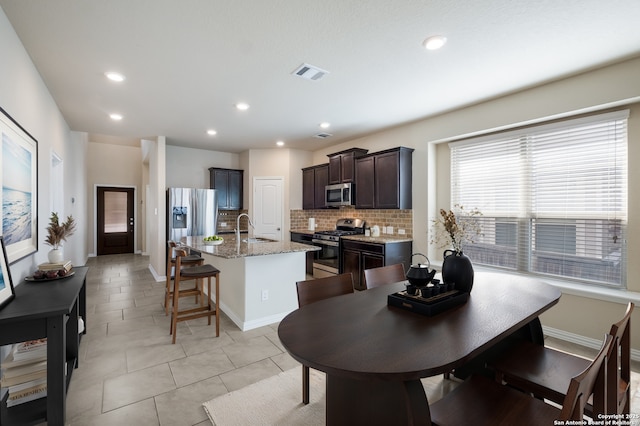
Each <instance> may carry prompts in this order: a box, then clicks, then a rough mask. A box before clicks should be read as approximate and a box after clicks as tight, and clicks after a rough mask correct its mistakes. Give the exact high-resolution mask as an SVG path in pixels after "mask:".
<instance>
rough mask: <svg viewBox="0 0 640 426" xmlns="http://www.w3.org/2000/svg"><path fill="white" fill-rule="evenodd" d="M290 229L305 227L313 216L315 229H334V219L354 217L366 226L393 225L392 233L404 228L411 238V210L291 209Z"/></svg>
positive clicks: (396, 233) (407, 235)
mask: <svg viewBox="0 0 640 426" xmlns="http://www.w3.org/2000/svg"><path fill="white" fill-rule="evenodd" d="M290 215H291V217H290V220H291V229H292V230H295V229H307V228H308V227H309V218H314V219H315V223H316V229H317V230H326V229H334V228H335V227H336V221H337V220H338V219H341V218H347V217H348V218H355V219H362V220H364V221H366V223H367V226H368V227H371V226H373V225H378V226H379V227H380V229H382V227H383V226H385V227H388V226H391V227H393V235H398V230H399V229H404V231H405V236H406V237H407V238H413V221H412V218H413V214H412V210H395V209H380V210H377V209H371V210H369V209H359V210H356V209H355V208H354V207H341V208H339V209H320V210H291V212H290Z"/></svg>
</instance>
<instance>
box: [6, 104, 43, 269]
mask: <svg viewBox="0 0 640 426" xmlns="http://www.w3.org/2000/svg"><path fill="white" fill-rule="evenodd" d="M0 140H1V142H2V149H1V150H0V165H1V166H2V167H1V170H2V172H1V173H0V184H1V185H0V188H1V189H0V191H1V192H0V195H1V196H0V198H1V199H2V211H1V213H0V217H1V218H2V230H1V231H2V232H1V234H2V237H3V239H4V245H5V247H6V251H7V259H8V261H9V263H10V264H11V263H13V262H15V261H16V260H19V259H22V258H23V257H25V256H28V255H30V254H32V253H35V252H36V251H38V141H36V140H35V139H34V138H33V136H31V135H30V134H29V133H28V132H27V131H26V130H25V129H24V128H22V126H20V124H18V122H17V121H15V120H14V119H13V118H12V117H11V116H10V115H9V114H7V112H6V111H5V110H4V109H2V108H0Z"/></svg>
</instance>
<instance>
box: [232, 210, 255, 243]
mask: <svg viewBox="0 0 640 426" xmlns="http://www.w3.org/2000/svg"><path fill="white" fill-rule="evenodd" d="M242 216H246V217H247V220H248V221H249V225H251V227H252V228H253V229H256V227H255V226H253V223H252V222H251V218H249V215H248V214H246V213H242V214H240V215H238V218H237V219H236V241H237V242H240V218H241V217H242ZM247 231H248V229H247Z"/></svg>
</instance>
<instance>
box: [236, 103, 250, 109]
mask: <svg viewBox="0 0 640 426" xmlns="http://www.w3.org/2000/svg"><path fill="white" fill-rule="evenodd" d="M236 108H237V109H239V110H240V111H246V110H248V109H249V104H247V103H244V102H239V103H237V104H236Z"/></svg>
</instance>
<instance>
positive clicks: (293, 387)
mask: <svg viewBox="0 0 640 426" xmlns="http://www.w3.org/2000/svg"><path fill="white" fill-rule="evenodd" d="M325 380H326V379H325V374H324V373H322V372H319V371H317V370H313V369H311V370H310V394H311V395H310V401H309V404H308V405H304V404H303V403H302V368H301V367H297V368H293V369H291V370H288V371H285V372H284V373H280V374H278V375H277V376H273V377H269V378H268V379H264V380H262V381H260V382H257V383H254V384H252V385H249V386H246V387H244V388H242V389H238V390H237V391H233V392H230V393H228V394H225V395H222V396H219V397H217V398H214V399H212V400H211V401H208V402H205V403H204V404H203V406H204V409H205V411H206V412H207V415H208V416H209V419H210V420H211V423H213V424H214V425H215V426H232V425H238V426H246V425H278V426H280V425H305V426H309V425H324V423H325V406H326V398H325V391H326V385H325Z"/></svg>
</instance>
